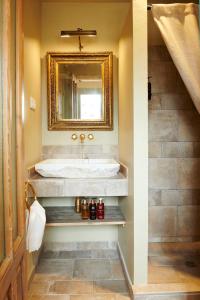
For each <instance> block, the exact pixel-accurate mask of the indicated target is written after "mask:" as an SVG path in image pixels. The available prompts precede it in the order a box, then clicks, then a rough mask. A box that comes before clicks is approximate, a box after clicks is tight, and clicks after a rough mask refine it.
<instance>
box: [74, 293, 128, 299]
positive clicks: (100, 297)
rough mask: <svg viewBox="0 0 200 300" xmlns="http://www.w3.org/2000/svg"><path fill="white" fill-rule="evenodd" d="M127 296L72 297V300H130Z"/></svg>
mask: <svg viewBox="0 0 200 300" xmlns="http://www.w3.org/2000/svg"><path fill="white" fill-rule="evenodd" d="M130 299H131V298H130V297H129V295H127V294H105V295H92V296H90V295H85V296H84V295H71V296H70V300H130Z"/></svg>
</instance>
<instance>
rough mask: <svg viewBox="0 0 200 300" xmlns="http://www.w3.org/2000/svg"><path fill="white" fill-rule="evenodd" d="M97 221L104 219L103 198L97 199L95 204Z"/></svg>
mask: <svg viewBox="0 0 200 300" xmlns="http://www.w3.org/2000/svg"><path fill="white" fill-rule="evenodd" d="M97 219H99V220H103V219H104V203H103V198H99V202H98V203H97Z"/></svg>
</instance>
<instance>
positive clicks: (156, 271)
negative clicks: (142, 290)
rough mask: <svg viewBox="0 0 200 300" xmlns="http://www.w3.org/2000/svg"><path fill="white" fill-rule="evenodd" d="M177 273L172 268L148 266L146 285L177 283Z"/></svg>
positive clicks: (179, 279) (178, 277)
mask: <svg viewBox="0 0 200 300" xmlns="http://www.w3.org/2000/svg"><path fill="white" fill-rule="evenodd" d="M179 275H180V274H179V272H178V271H177V270H176V269H175V268H173V267H156V266H151V264H150V265H149V272H148V283H159V284H160V283H179V282H181V278H180V276H179Z"/></svg>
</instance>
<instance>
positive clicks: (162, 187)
mask: <svg viewBox="0 0 200 300" xmlns="http://www.w3.org/2000/svg"><path fill="white" fill-rule="evenodd" d="M173 2H174V1H164V2H162V3H163V4H169V3H173ZM176 2H181V3H186V1H176ZM187 2H188V1H187ZM157 3H160V1H149V3H148V4H149V5H150V4H157ZM195 3H196V4H197V3H198V2H197V1H196V2H195ZM178 9H179V8H178ZM152 10H153V9H150V10H148V52H149V55H148V57H149V58H148V64H149V70H148V75H149V81H150V83H151V88H152V96H151V100H150V101H149V268H148V283H149V284H152V285H156V286H157V287H158V289H159V287H161V286H162V287H163V285H165V286H166V290H168V291H177V290H178V291H179V290H180V291H188V290H189V291H196V290H199V286H200V114H199V111H200V110H199V107H200V98H199V97H200V93H198V91H200V83H199V81H200V69H199V73H198V74H195V72H194V73H193V74H192V73H190V69H189V68H188V65H187V64H185V62H184V61H185V57H184V55H185V49H186V48H188V44H187V45H186V47H185V48H183V49H181V47H180V44H179V43H177V40H176V39H174V36H173V33H174V31H173V32H171V33H170V30H169V29H170V27H168V24H165V23H164V21H163V19H162V18H160V16H161V12H160V11H157V12H156V14H157V17H158V19H159V18H160V20H161V22H160V24H158V23H157V24H156V22H155V20H154V19H155V14H154V12H153V11H152ZM167 14H168V16H169V17H171V16H170V12H169V11H167ZM186 14H188V12H186ZM197 19H198V18H197ZM176 22H178V23H179V22H180V23H182V25H183V26H185V24H186V20H185V19H184V18H181V17H180V19H179V20H178V21H177V20H176V21H175V23H176ZM197 27H198V26H197ZM163 28H164V29H163ZM165 29H168V30H169V32H168V37H169V39H168V40H166V37H165V36H164V39H165V41H164V39H163V35H164V34H165ZM187 30H188V34H190V33H191V32H194V31H195V28H194V26H193V25H192V26H191V27H188V29H187ZM187 30H186V31H185V32H187ZM161 32H162V34H161ZM170 34H171V35H170ZM170 39H171V41H172V45H171V48H170V46H169V44H168V42H170ZM188 42H189V43H191V50H194V45H193V44H192V41H191V40H190V41H188ZM166 45H167V46H168V47H167V46H166ZM174 50H177V52H176V53H175V54H173V51H174ZM187 54H188V53H187ZM181 55H182V57H180V56H181ZM190 55H192V51H191V53H190ZM176 59H177V60H178V62H177V61H176ZM181 59H182V61H181ZM174 62H175V63H174ZM189 62H190V63H191V64H194V63H195V61H194V60H193V59H191V61H189ZM198 62H200V59H198V58H197V63H198ZM190 63H189V64H190ZM175 64H176V66H175ZM181 69H184V71H185V73H184V72H182V71H183V70H181ZM181 72H182V73H181ZM180 74H181V75H180ZM195 85H196V86H195ZM186 86H187V88H186Z"/></svg>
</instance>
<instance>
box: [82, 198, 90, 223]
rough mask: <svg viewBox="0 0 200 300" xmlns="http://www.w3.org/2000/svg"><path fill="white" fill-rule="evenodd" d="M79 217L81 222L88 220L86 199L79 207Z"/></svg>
mask: <svg viewBox="0 0 200 300" xmlns="http://www.w3.org/2000/svg"><path fill="white" fill-rule="evenodd" d="M81 217H82V219H83V220H88V219H89V209H88V203H87V200H86V199H84V200H83V202H82V205H81Z"/></svg>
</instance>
